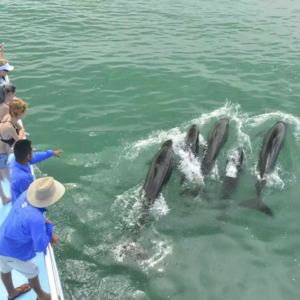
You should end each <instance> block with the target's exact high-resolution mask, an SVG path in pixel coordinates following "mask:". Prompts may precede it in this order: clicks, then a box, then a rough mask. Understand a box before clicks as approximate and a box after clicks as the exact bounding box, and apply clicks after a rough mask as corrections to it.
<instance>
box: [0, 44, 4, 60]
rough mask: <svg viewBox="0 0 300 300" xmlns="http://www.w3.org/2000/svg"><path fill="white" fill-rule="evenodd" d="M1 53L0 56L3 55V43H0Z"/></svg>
mask: <svg viewBox="0 0 300 300" xmlns="http://www.w3.org/2000/svg"><path fill="white" fill-rule="evenodd" d="M0 49H1V53H0V58H3V55H4V44H2V45H0Z"/></svg>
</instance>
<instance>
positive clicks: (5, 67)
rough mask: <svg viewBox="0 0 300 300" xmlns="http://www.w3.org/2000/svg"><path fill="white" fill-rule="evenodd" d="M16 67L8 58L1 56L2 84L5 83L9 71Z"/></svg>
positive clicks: (0, 80)
mask: <svg viewBox="0 0 300 300" xmlns="http://www.w3.org/2000/svg"><path fill="white" fill-rule="evenodd" d="M13 69H14V67H13V66H11V65H10V64H9V63H8V61H7V60H6V59H3V58H0V84H5V83H7V82H6V75H7V74H8V72H9V71H12V70H13Z"/></svg>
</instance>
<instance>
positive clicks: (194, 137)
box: [184, 124, 200, 157]
mask: <svg viewBox="0 0 300 300" xmlns="http://www.w3.org/2000/svg"><path fill="white" fill-rule="evenodd" d="M199 133H200V131H199V128H198V126H197V125H196V124H193V125H192V126H191V127H190V128H189V130H188V132H187V134H186V137H185V147H184V150H185V151H190V152H191V153H192V154H193V155H194V156H195V157H197V156H198V153H199Z"/></svg>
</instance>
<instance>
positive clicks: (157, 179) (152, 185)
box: [143, 140, 174, 204]
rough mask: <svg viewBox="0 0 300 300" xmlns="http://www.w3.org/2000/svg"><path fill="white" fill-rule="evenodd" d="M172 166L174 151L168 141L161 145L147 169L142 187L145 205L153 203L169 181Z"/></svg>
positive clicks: (170, 142)
mask: <svg viewBox="0 0 300 300" xmlns="http://www.w3.org/2000/svg"><path fill="white" fill-rule="evenodd" d="M173 164H174V151H173V148H172V141H171V140H169V141H167V142H165V143H164V144H163V145H162V147H161V149H160V150H159V152H158V153H157V155H156V157H155V158H154V160H153V162H152V164H151V166H150V168H149V171H148V175H147V178H146V180H145V183H144V186H143V190H144V191H145V198H146V200H147V204H152V203H153V201H154V200H155V198H157V196H158V195H159V193H160V192H161V190H162V188H163V187H164V185H166V184H167V183H168V181H169V180H170V178H171V175H172V170H173Z"/></svg>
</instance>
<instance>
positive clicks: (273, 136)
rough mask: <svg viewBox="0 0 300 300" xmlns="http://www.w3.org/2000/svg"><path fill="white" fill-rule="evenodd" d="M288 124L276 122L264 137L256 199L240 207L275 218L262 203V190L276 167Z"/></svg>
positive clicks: (241, 204) (258, 167)
mask: <svg viewBox="0 0 300 300" xmlns="http://www.w3.org/2000/svg"><path fill="white" fill-rule="evenodd" d="M286 131H287V124H286V123H285V122H283V121H278V122H276V123H275V124H274V125H273V126H272V127H271V128H270V129H269V131H268V132H267V134H266V135H265V137H264V140H263V143H262V147H261V151H260V154H259V160H258V164H257V170H258V172H259V175H260V178H259V179H258V180H257V182H256V184H255V187H256V197H257V198H256V199H253V200H246V201H243V202H242V203H240V204H239V205H240V206H244V207H249V208H252V209H257V210H259V211H261V212H263V213H265V214H267V215H269V216H273V212H272V210H271V209H270V208H269V207H268V206H267V205H266V204H265V203H263V201H262V199H261V198H262V190H263V189H264V187H265V186H266V175H268V174H271V173H272V172H273V171H274V169H275V166H276V162H277V159H278V156H279V153H280V151H281V148H282V146H283V144H284V141H285V136H286Z"/></svg>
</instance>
